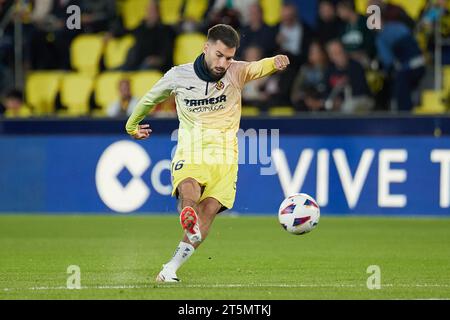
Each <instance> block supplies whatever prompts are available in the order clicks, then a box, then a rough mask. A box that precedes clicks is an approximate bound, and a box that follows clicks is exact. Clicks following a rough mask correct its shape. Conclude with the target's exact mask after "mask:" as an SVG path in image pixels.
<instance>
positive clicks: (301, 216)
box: [278, 193, 320, 235]
mask: <svg viewBox="0 0 450 320" xmlns="http://www.w3.org/2000/svg"><path fill="white" fill-rule="evenodd" d="M319 218H320V208H319V206H318V205H317V203H316V201H315V200H314V199H313V198H312V197H311V196H309V195H307V194H306V193H296V194H293V195H291V196H289V197H287V198H286V199H284V201H283V202H282V203H281V205H280V209H279V210H278V220H279V221H280V224H281V226H282V227H283V228H284V229H285V230H286V231H287V232H289V233H292V234H297V235H299V234H305V233H308V232H310V231H311V230H313V229H314V228H315V227H316V226H317V224H318V223H319Z"/></svg>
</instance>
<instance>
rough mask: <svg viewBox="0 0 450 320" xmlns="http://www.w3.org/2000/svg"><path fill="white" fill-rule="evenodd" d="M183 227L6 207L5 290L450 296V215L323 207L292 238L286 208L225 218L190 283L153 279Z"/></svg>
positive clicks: (0, 280)
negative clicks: (72, 279) (374, 284)
mask: <svg viewBox="0 0 450 320" xmlns="http://www.w3.org/2000/svg"><path fill="white" fill-rule="evenodd" d="M181 235H182V232H181V227H180V226H179V224H178V217H177V216H175V215H167V216H163V215H161V216H140V215H132V216H118V215H114V216H98V215H97V216H95V215H93V216H87V215H79V216H76V215H74V216H57V215H55V216H50V215H39V216H38V215H15V216H13V215H0V299H415V298H417V299H435V298H437V299H442V298H444V299H448V298H450V269H449V267H450V219H438V218H436V219H431V218H430V219H428V218H427V219H425V218H382V217H371V218H364V217H328V216H325V217H322V219H321V221H320V223H319V225H318V228H317V229H315V230H314V231H313V232H311V233H309V234H307V235H303V236H294V235H290V234H288V233H286V232H285V231H284V230H282V228H281V227H280V226H279V224H278V221H277V219H276V216H271V217H267V216H266V217H262V216H250V217H232V216H219V217H218V218H217V220H216V221H215V223H214V225H213V229H212V231H211V234H210V236H209V238H208V239H207V240H206V241H205V243H204V244H203V245H202V246H201V247H200V248H199V249H198V250H197V252H196V253H195V254H194V255H193V256H192V257H191V259H190V260H189V261H188V262H187V263H186V264H185V265H184V266H183V267H182V268H181V269H180V270H179V271H178V276H179V277H180V278H181V280H182V282H181V283H178V284H170V285H164V284H163V285H157V284H155V282H154V278H155V276H156V274H157V273H158V272H159V270H160V268H161V265H162V264H163V263H165V262H166V261H167V260H168V259H169V258H170V257H171V255H172V253H173V250H174V248H175V246H176V244H177V243H178V241H179V239H180V237H181ZM69 265H77V266H79V267H80V269H81V286H82V288H81V289H80V290H69V289H67V288H66V282H67V278H68V277H69V274H67V268H68V266H69ZM370 265H377V266H379V267H380V271H381V289H378V290H377V289H373V290H369V289H368V288H367V285H366V283H367V279H368V277H369V276H370V275H371V274H369V273H367V268H368V266H370Z"/></svg>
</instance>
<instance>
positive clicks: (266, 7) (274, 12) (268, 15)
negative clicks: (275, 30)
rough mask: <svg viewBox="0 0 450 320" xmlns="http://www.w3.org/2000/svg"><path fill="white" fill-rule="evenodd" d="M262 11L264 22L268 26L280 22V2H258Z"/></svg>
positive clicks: (278, 0) (263, 0)
mask: <svg viewBox="0 0 450 320" xmlns="http://www.w3.org/2000/svg"><path fill="white" fill-rule="evenodd" d="M259 3H260V5H261V7H262V10H263V19H264V22H265V23H266V24H267V25H269V26H274V25H276V24H278V23H279V22H280V16H281V7H282V5H283V1H282V0H260V2H259Z"/></svg>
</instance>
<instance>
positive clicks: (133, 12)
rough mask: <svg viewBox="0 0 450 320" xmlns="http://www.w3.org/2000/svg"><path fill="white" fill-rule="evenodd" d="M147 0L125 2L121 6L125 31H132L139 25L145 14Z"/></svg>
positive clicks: (128, 0)
mask: <svg viewBox="0 0 450 320" xmlns="http://www.w3.org/2000/svg"><path fill="white" fill-rule="evenodd" d="M148 4H149V0H126V1H125V3H124V4H123V5H122V19H123V24H124V26H125V28H126V29H128V30H133V29H135V28H137V27H138V26H139V24H141V22H142V20H144V17H145V14H146V12H147V7H148Z"/></svg>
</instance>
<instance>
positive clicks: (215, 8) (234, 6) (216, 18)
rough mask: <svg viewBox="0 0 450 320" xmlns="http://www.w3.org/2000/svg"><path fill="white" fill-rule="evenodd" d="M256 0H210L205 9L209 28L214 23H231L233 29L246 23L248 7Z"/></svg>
mask: <svg viewBox="0 0 450 320" xmlns="http://www.w3.org/2000/svg"><path fill="white" fill-rule="evenodd" d="M256 3H258V0H211V1H209V8H208V10H207V14H206V15H207V20H208V25H207V26H206V29H209V28H210V27H212V26H213V25H215V24H219V23H225V24H229V25H231V26H232V27H233V28H235V29H239V28H240V27H241V26H242V25H247V24H249V23H250V21H249V9H250V6H251V5H253V4H256Z"/></svg>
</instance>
